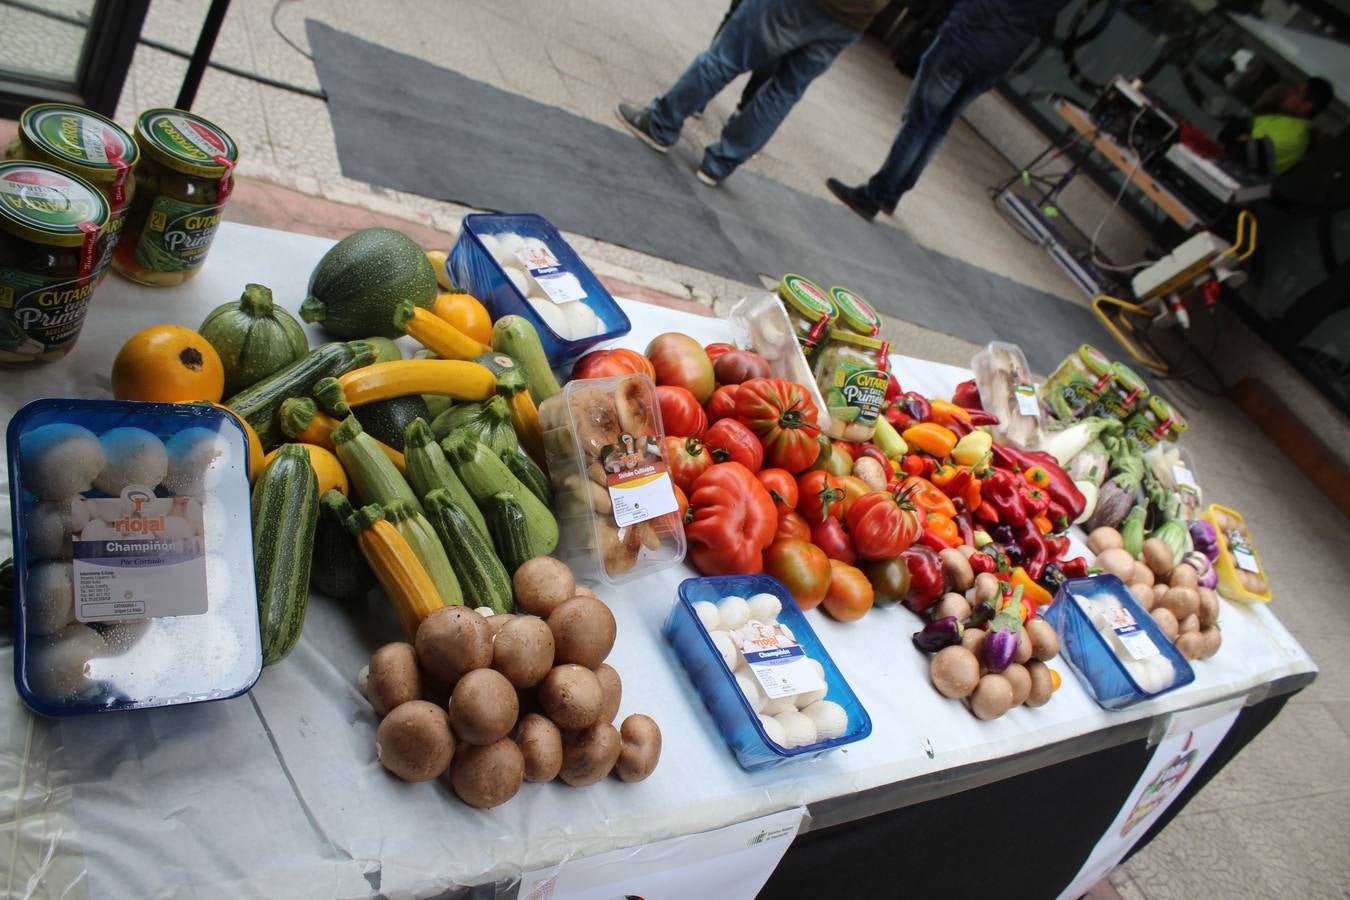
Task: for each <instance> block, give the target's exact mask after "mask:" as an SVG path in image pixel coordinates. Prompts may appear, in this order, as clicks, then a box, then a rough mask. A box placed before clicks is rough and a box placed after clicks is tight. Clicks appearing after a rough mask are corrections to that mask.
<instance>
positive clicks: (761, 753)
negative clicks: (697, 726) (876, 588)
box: [661, 575, 872, 772]
mask: <svg viewBox="0 0 1350 900" xmlns="http://www.w3.org/2000/svg"><path fill="white" fill-rule="evenodd" d="M761 593H763V594H772V595H773V596H774V597H776V598H778V601H779V603H780V604H781V607H782V609H781V611H780V612H779V613H778V621H779V622H780V623H782V624H784V625H786V626H787V627H788V628H789V629H790V630H791V632H792V637H793V639H794V640H795V641H796V642H797V643H798V644H799V645H801V647H802V649H803V650H805V652H806V656H808V657H809V658H811V659H813V660H815V661H816V662H817V663H819V664H820V667H821V669H822V670H824V673H825V697H824V699H826V700H829V701H832V702H834V703H837V704H839V705H840V706H841V707H843V709H844V712H845V714H846V715H847V717H848V724H847V725H846V726H845V728H844V731H843V733H842V734H840V735H839V736H838V737H835V738H830V739H829V740H824V741H817V742H815V743H813V744H806V745H804V746H799V747H792V748H791V749H787V748H784V747H781V746H779V744H778V743H776V742H775V741H773V740H771V739H770V738H769V735H768V734H767V733H766V732H765V730H764V725H763V723H762V722H760V718H759V715H758V714H757V713H756V712H755V710H754V707H752V706H751V705H750V701H749V700H748V699H747V698H746V695H745V692H744V691H742V690H741V687H740V685H739V684H738V683H737V681H736V675H735V673H734V672H733V671H732V669H731V668H729V667H728V666H727V663H726V659H725V658H724V657H723V655H722V651H721V650H719V649H718V648H717V645H716V644H714V643H713V639H712V637H711V636H710V635H709V633H708V631H707V629H705V628H704V627H703V624H702V622H701V621H700V620H699V617H698V612H697V611H696V609H695V608H694V604H695V603H698V602H701V601H703V602H708V603H713V604H716V603H717V602H718V601H719V600H721V599H722V598H724V597H741V598H742V599H748V598H750V597H753V596H754V595H755V594H761ZM661 633H662V634H664V635H665V637H666V640H667V641H669V642H670V645H671V646H672V647H673V648H674V649H675V655H676V656H677V657H679V660H680V664H681V665H682V666H684V670H685V671H686V672H687V673H689V678H690V679H691V680H692V681H693V682H694V687H695V689H696V690H697V691H698V693H699V696H700V697H702V698H703V703H704V704H705V705H706V706H707V707H708V712H710V713H712V717H713V720H714V721H715V722H716V723H717V728H718V730H719V731H721V732H722V737H723V738H725V739H726V742H727V745H728V746H730V747H731V752H732V753H734V754H735V755H736V761H737V762H738V763H740V765H741V768H743V769H746V770H748V771H752V772H753V771H755V770H758V769H767V768H770V767H772V766H780V765H783V764H784V763H789V762H793V761H795V760H799V759H815V758H816V757H818V756H820V755H821V754H823V753H827V752H829V751H830V750H833V749H835V748H836V747H842V746H844V745H845V744H852V743H855V742H857V741H860V740H862V739H863V738H865V737H867V736H868V735H869V734H871V733H872V719H871V717H869V716H868V715H867V710H865V709H864V708H863V705H862V703H861V701H859V700H858V697H857V695H856V694H854V693H853V689H852V688H851V687H849V684H848V681H847V680H845V678H844V676H843V673H841V672H840V671H839V668H838V667H837V666H836V665H835V664H834V660H832V659H831V658H830V654H829V653H827V652H826V651H825V647H824V646H823V645H822V644H821V643H820V639H819V638H817V637H816V633H815V632H814V631H813V630H812V629H811V625H810V623H809V622H808V621H807V620H806V616H805V615H803V614H802V611H801V610H800V609H799V608H798V607H797V604H796V603H795V602H794V601H793V599H792V595H791V594H790V593H788V590H787V588H785V587H784V586H783V584H782V583H781V582H779V581H778V580H777V579H775V578H771V577H769V576H768V575H720V576H715V577H708V578H689V579H686V580H685V581H683V582H681V583H680V596H679V598H678V599H677V600H676V601H675V605H674V606H673V607H671V610H670V614H669V615H668V616H667V617H666V622H665V625H663V626H662V628H661Z"/></svg>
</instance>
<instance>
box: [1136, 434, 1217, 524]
mask: <svg viewBox="0 0 1350 900" xmlns="http://www.w3.org/2000/svg"><path fill="white" fill-rule="evenodd" d="M1144 462H1145V463H1146V464H1147V465H1148V467H1149V469H1150V470H1151V471H1152V472H1153V476H1154V477H1155V478H1157V479H1158V481H1159V482H1160V483H1161V484H1162V485H1163V487H1165V488H1167V489H1168V490H1170V491H1172V492H1173V493H1174V494H1176V496H1177V500H1178V501H1179V502H1180V503H1181V515H1182V518H1184V519H1185V520H1186V521H1187V522H1191V521H1194V520H1195V519H1197V518H1199V517H1200V513H1201V503H1202V502H1203V500H1204V496H1205V495H1204V491H1203V490H1202V489H1201V487H1200V476H1199V475H1198V474H1196V470H1195V460H1193V459H1192V458H1191V451H1189V450H1187V449H1186V448H1185V447H1183V446H1181V445H1180V444H1174V443H1172V442H1171V441H1165V442H1163V443H1161V444H1158V445H1156V446H1154V447H1152V448H1151V449H1149V450H1145V451H1144Z"/></svg>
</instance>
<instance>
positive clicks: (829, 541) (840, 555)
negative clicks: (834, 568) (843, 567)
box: [811, 519, 858, 565]
mask: <svg viewBox="0 0 1350 900" xmlns="http://www.w3.org/2000/svg"><path fill="white" fill-rule="evenodd" d="M811 543H813V544H815V545H816V546H817V547H819V548H820V549H822V550H824V551H825V555H826V556H828V557H829V558H830V559H837V560H839V561H840V562H846V563H848V564H849V565H853V564H854V563H855V562H857V561H858V551H857V550H854V549H853V539H852V538H850V537H849V536H848V532H847V531H845V530H844V525H843V523H842V522H840V521H839V520H838V519H826V520H825V521H824V522H820V523H819V524H816V525H812V526H811Z"/></svg>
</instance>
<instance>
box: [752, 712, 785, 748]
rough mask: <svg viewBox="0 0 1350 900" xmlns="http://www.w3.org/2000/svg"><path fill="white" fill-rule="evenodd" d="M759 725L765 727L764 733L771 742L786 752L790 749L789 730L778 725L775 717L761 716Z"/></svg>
mask: <svg viewBox="0 0 1350 900" xmlns="http://www.w3.org/2000/svg"><path fill="white" fill-rule="evenodd" d="M759 724H760V725H762V726H764V733H765V734H766V735H768V738H769V740H771V741H773V742H774V743H775V744H777V745H778V746H780V747H782V748H783V749H784V750H787V749H790V748H791V746H792V745H791V744H789V743H788V736H787V729H785V728H784V727H783V726H782V725H780V724H779V723H778V720H777V719H775V718H774V717H773V716H760V717H759Z"/></svg>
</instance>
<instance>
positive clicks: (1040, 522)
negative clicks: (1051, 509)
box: [1031, 513, 1055, 534]
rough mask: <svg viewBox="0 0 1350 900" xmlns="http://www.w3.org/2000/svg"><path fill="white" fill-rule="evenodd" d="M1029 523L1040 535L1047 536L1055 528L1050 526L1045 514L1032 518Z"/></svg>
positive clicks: (1048, 518)
mask: <svg viewBox="0 0 1350 900" xmlns="http://www.w3.org/2000/svg"><path fill="white" fill-rule="evenodd" d="M1031 522H1032V524H1033V525H1035V526H1036V530H1037V531H1039V532H1040V533H1041V534H1049V533H1050V532H1052V531H1054V530H1055V526H1054V525H1051V524H1050V517H1049V516H1047V515H1046V514H1045V513H1041V514H1040V515H1039V516H1032V517H1031Z"/></svg>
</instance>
